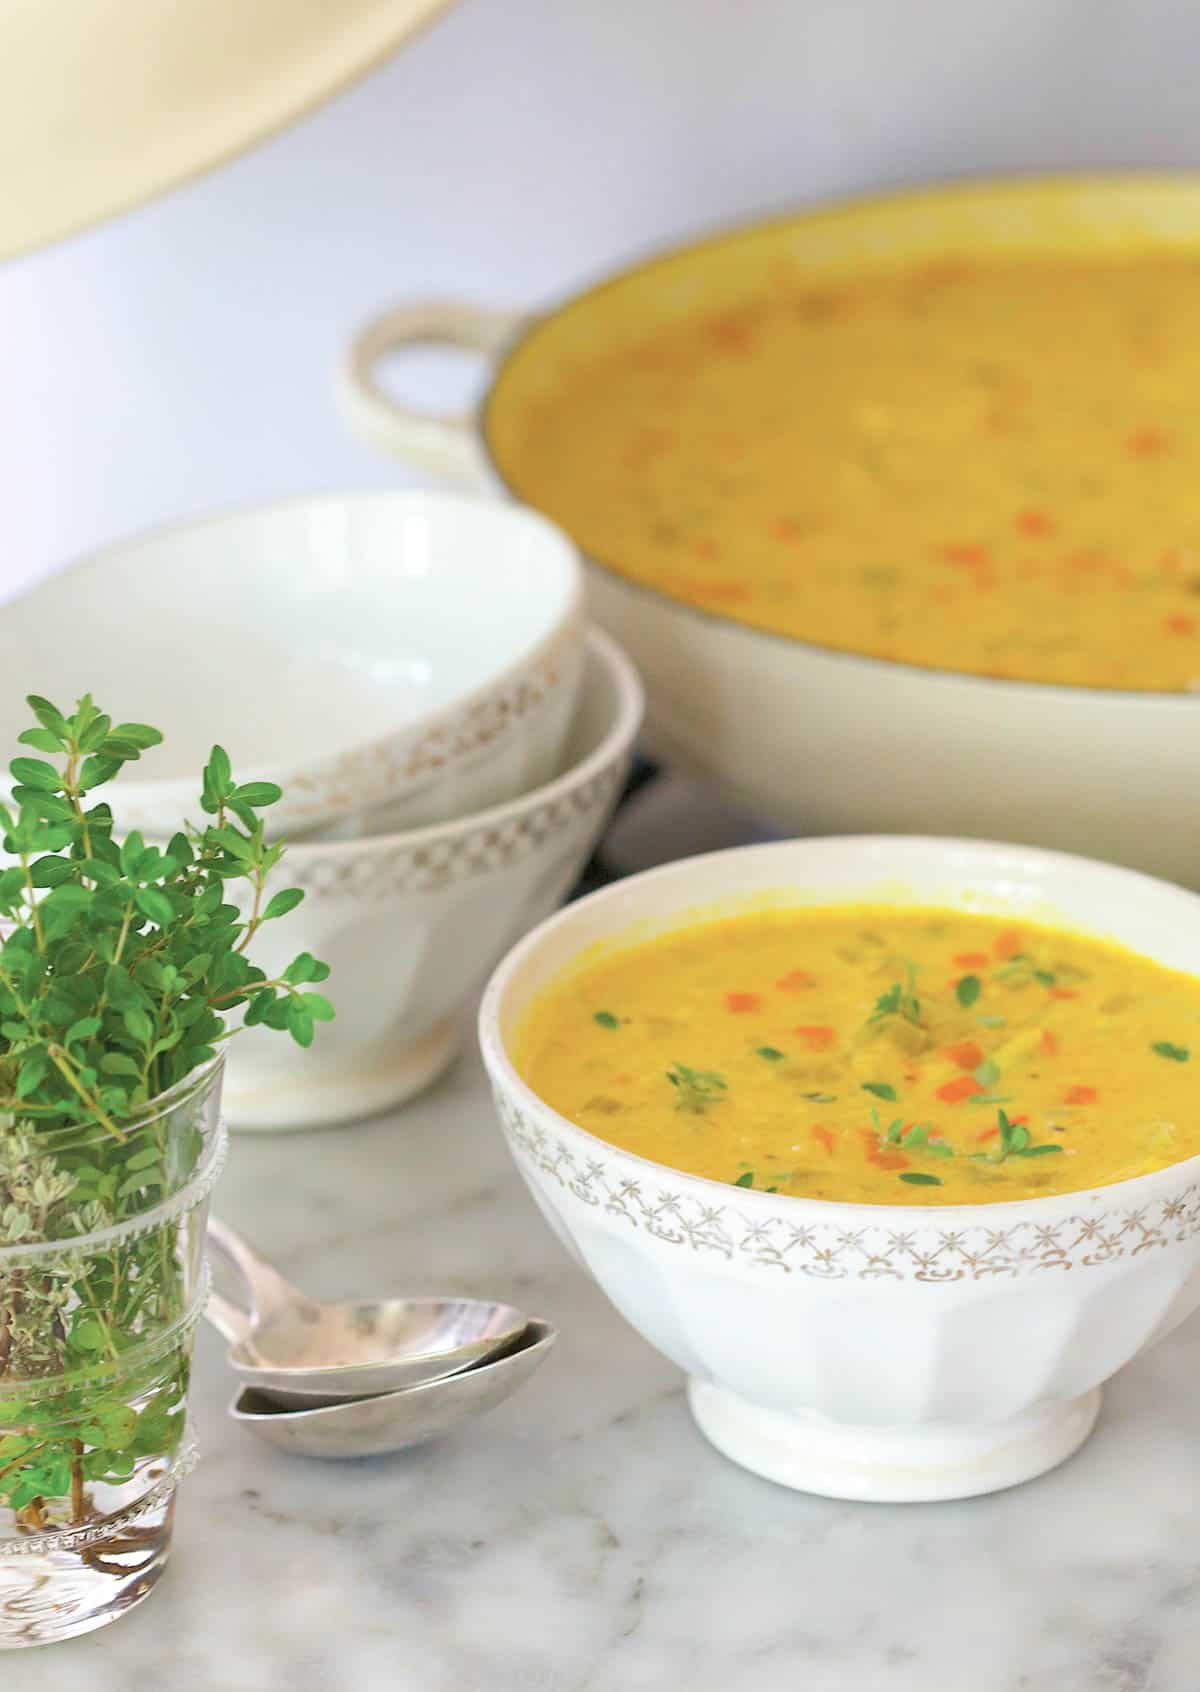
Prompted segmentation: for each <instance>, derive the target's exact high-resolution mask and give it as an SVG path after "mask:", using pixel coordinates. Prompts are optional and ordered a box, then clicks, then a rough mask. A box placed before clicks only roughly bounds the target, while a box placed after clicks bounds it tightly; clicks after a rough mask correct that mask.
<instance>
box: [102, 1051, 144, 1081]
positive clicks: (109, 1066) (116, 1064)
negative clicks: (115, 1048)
mask: <svg viewBox="0 0 1200 1692" xmlns="http://www.w3.org/2000/svg"><path fill="white" fill-rule="evenodd" d="M100 1068H101V1069H102V1070H103V1071H104V1073H105V1075H132V1076H135V1077H137V1076H140V1075H141V1073H142V1072H141V1070H140V1069H139V1068H138V1066H137V1064H136V1063H135V1062H134V1061H133V1059H132V1058H131V1057H130V1056H129V1054H128V1053H127V1052H105V1054H104V1056H103V1057H102V1058H101V1059H100Z"/></svg>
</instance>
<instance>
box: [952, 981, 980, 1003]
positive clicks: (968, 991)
mask: <svg viewBox="0 0 1200 1692" xmlns="http://www.w3.org/2000/svg"><path fill="white" fill-rule="evenodd" d="M982 991H983V988H982V985H981V983H980V980H979V977H978V976H977V975H964V976H963V978H962V980H961V981H960V982H959V984H958V986H957V987H956V988H955V989H954V997H955V998H956V999H957V1000H958V1002H959V1004H960V1005H961V1006H962V1007H963V1009H964V1010H970V1008H971V1006H972V1005H973V1004H974V1003H975V1001H976V999H977V998H978V997H979V995H980V993H981V992H982Z"/></svg>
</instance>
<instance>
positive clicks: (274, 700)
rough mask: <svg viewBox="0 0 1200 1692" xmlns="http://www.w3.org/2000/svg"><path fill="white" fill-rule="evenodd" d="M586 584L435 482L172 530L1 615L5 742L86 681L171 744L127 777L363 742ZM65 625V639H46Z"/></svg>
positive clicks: (522, 651) (307, 759)
mask: <svg viewBox="0 0 1200 1692" xmlns="http://www.w3.org/2000/svg"><path fill="white" fill-rule="evenodd" d="M578 594H579V572H578V563H577V559H576V556H575V553H574V551H573V549H572V547H571V545H570V543H569V542H568V541H567V540H566V539H565V538H564V537H563V536H562V535H561V534H560V533H559V532H558V531H557V530H556V529H555V528H554V526H553V525H552V524H550V523H548V522H546V521H545V520H544V519H542V518H540V517H538V516H537V515H536V514H534V513H531V512H526V511H523V510H521V509H520V508H518V507H515V506H512V505H503V504H501V503H499V502H498V501H485V500H476V499H471V498H467V497H465V496H459V495H447V494H429V493H424V492H419V493H411V492H399V493H391V492H381V493H370V494H358V495H352V496H336V495H335V496H329V497H323V498H315V499H305V500H296V501H292V502H290V503H285V504H280V505H276V506H267V507H262V508H258V509H253V510H247V511H245V512H234V513H231V514H228V515H225V516H220V517H216V518H213V519H211V520H207V521H204V522H200V523H196V524H193V525H189V526H187V527H181V528H175V529H169V530H164V531H162V532H160V533H157V534H152V535H149V536H147V537H145V538H142V539H139V540H135V541H131V542H129V543H127V544H124V545H121V546H117V547H114V548H112V549H110V550H108V551H106V552H104V553H101V554H99V555H98V556H96V557H94V558H92V559H89V560H86V561H84V562H83V563H82V564H81V565H78V566H76V567H75V568H74V569H70V570H67V571H64V572H63V573H62V574H60V575H58V576H56V577H53V578H51V580H50V581H48V582H46V583H44V584H43V585H41V586H39V587H38V588H36V589H35V590H34V591H33V592H31V593H29V594H27V595H25V596H24V597H23V598H21V599H18V600H16V601H15V602H14V603H13V604H11V605H9V606H7V607H5V610H4V615H3V617H2V618H0V669H2V671H3V674H4V685H3V687H0V743H2V744H7V745H9V746H13V747H14V749H15V741H16V736H17V734H18V733H19V732H20V731H21V730H22V729H23V728H26V727H28V726H29V724H30V722H31V721H32V718H31V717H30V714H29V711H28V707H27V706H26V705H25V702H24V701H25V695H26V694H27V693H31V692H37V693H42V694H45V695H48V696H49V697H50V698H52V699H53V700H54V702H55V703H56V704H58V705H60V706H63V707H69V706H71V705H73V703H74V701H75V699H76V698H77V697H78V696H79V695H80V694H81V693H83V692H85V691H88V692H91V693H92V694H93V696H94V697H95V698H96V700H97V701H98V703H99V704H100V705H101V706H102V707H103V708H105V709H108V710H111V711H112V712H114V713H115V714H116V715H117V716H118V717H119V718H123V719H125V720H137V721H141V722H149V723H152V724H154V725H155V726H156V727H158V728H161V729H162V730H163V732H164V734H165V736H166V742H165V744H164V745H163V746H161V747H159V748H157V749H156V750H155V751H154V752H153V753H151V754H149V755H148V756H147V757H146V758H145V759H144V760H143V762H142V763H141V764H138V765H136V766H133V767H131V768H129V769H127V770H126V771H125V772H124V774H123V776H122V785H123V787H125V788H128V787H129V786H130V785H132V784H134V783H138V782H143V781H145V782H160V781H172V780H176V779H188V780H189V781H193V782H195V783H196V784H197V785H198V779H199V773H200V770H201V767H202V765H203V763H204V761H205V759H206V758H207V756H208V752H209V749H210V747H211V745H212V743H213V741H214V740H216V741H219V742H220V743H221V744H222V745H224V746H225V747H226V748H227V750H228V751H229V753H230V755H231V757H232V758H233V762H234V768H235V771H237V772H238V773H239V774H240V775H242V776H245V775H247V774H248V773H250V771H252V770H253V771H264V770H266V769H269V768H270V767H271V766H273V765H298V764H299V765H304V766H310V765H311V764H312V763H313V762H314V761H316V760H318V759H320V758H322V757H326V756H329V755H332V754H336V753H339V752H342V751H344V750H346V749H347V748H350V747H354V746H357V745H366V744H369V743H370V742H372V741H374V740H377V739H379V738H381V737H383V736H386V735H388V734H390V733H394V732H395V731H397V730H398V729H404V728H406V727H408V726H409V725H412V724H414V723H416V722H418V721H419V720H420V719H422V718H424V717H426V716H428V715H430V714H431V713H436V712H437V711H439V710H440V709H442V708H444V707H445V706H447V705H448V704H450V703H451V702H452V701H455V700H457V699H460V698H464V697H466V696H468V695H469V694H470V693H472V692H473V691H474V690H476V689H477V688H479V687H482V686H484V685H486V684H487V683H488V682H489V681H491V680H493V679H495V678H497V677H498V676H500V675H502V674H503V673H504V672H505V671H506V670H507V669H508V668H509V667H510V666H512V665H514V664H517V663H519V662H521V661H522V660H523V659H524V657H525V656H526V655H527V654H529V653H530V652H531V651H532V650H534V649H535V648H536V647H537V646H538V645H539V644H540V643H541V642H542V641H543V640H544V639H546V638H547V637H549V636H550V635H551V634H552V633H553V632H554V630H555V629H556V627H557V626H558V625H559V624H560V623H561V622H562V620H563V619H564V618H565V617H567V616H569V615H570V613H571V611H572V608H573V606H574V604H575V603H576V600H577V597H578ZM48 629H53V631H54V638H53V639H52V640H51V639H48V638H47V634H46V631H47V630H48Z"/></svg>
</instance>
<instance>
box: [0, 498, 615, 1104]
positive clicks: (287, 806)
mask: <svg viewBox="0 0 1200 1692" xmlns="http://www.w3.org/2000/svg"><path fill="white" fill-rule="evenodd" d="M47 627H53V628H54V630H55V637H54V641H53V643H50V642H47V641H45V640H44V639H42V638H39V631H42V630H44V629H45V628H47ZM0 657H2V658H3V661H4V663H3V669H4V674H5V676H6V685H5V687H4V689H3V690H2V692H0V735H5V736H6V739H7V742H8V744H10V745H12V744H14V743H15V740H16V736H17V734H18V732H19V731H20V729H21V728H23V727H25V726H26V723H27V720H28V714H27V708H26V707H25V705H24V696H25V695H26V694H27V693H30V692H37V693H41V694H45V695H48V696H49V697H51V698H53V699H55V700H56V702H62V701H66V702H67V703H73V702H74V700H75V699H76V698H77V697H78V696H79V695H80V694H81V693H83V692H84V691H89V692H91V693H92V694H93V695H94V696H95V698H96V699H97V701H98V702H99V704H100V705H101V707H102V708H103V709H105V710H109V711H111V712H112V713H113V714H114V715H115V716H117V717H118V718H119V719H120V720H126V721H128V720H137V721H143V722H149V723H153V724H154V725H155V726H156V727H158V728H160V729H162V731H163V733H164V735H165V736H166V739H165V742H164V745H163V746H162V747H160V748H156V749H155V750H154V751H153V752H152V753H149V754H147V755H146V756H145V758H144V759H143V760H142V761H141V762H140V763H137V764H133V765H129V766H127V767H126V769H125V770H124V771H123V772H122V774H121V776H120V778H119V780H118V781H117V782H116V783H115V784H114V786H113V789H112V793H111V803H112V805H113V811H114V816H115V823H116V827H117V829H118V831H120V832H125V831H128V830H130V829H133V828H137V829H139V830H140V831H141V832H142V833H143V834H144V835H146V837H147V838H148V839H165V838H168V837H169V836H170V835H171V834H172V833H174V832H175V830H176V829H177V828H178V827H179V825H180V822H181V820H182V819H184V818H188V819H189V820H190V821H192V822H194V823H197V824H203V823H204V821H205V820H206V819H205V818H204V816H203V814H202V813H201V811H200V807H199V803H198V794H199V788H200V772H201V769H202V767H203V765H204V763H205V761H206V759H207V756H208V753H209V750H210V748H211V746H212V744H213V743H214V742H219V743H220V744H221V745H223V746H224V747H225V748H226V750H227V751H228V752H229V754H230V756H231V758H232V760H233V767H234V772H235V775H236V776H237V778H238V780H239V781H243V782H244V781H255V780H266V781H273V782H277V783H278V784H279V785H280V786H281V787H282V788H283V790H284V797H283V799H282V801H281V802H280V803H279V804H278V805H277V806H275V807H273V808H272V809H271V810H270V811H269V812H268V813H267V817H268V821H269V831H270V832H271V834H272V835H274V836H279V837H285V838H286V839H287V840H288V842H289V849H288V853H287V856H286V859H285V861H284V862H283V864H282V865H281V866H280V867H279V869H278V870H277V871H275V872H273V875H272V879H271V883H270V886H271V888H272V889H274V888H278V887H283V886H298V887H301V888H302V889H303V890H304V892H305V900H304V903H303V904H301V905H300V906H299V907H298V908H297V910H296V911H295V912H294V913H292V914H291V915H290V916H289V917H288V918H287V919H286V920H285V921H282V922H279V923H272V924H269V925H267V926H266V927H264V928H263V929H261V930H260V931H259V934H258V936H257V938H256V956H257V958H258V960H259V961H260V962H261V963H262V965H263V967H264V968H267V969H272V968H275V967H276V966H278V967H283V966H284V965H285V964H286V963H287V962H288V961H289V959H290V958H291V957H293V956H294V955H295V954H296V953H297V952H299V951H310V952H312V953H314V954H315V955H316V956H318V957H321V958H324V959H325V960H326V961H327V962H328V963H329V964H330V965H331V966H332V975H331V977H330V981H329V986H328V989H325V990H326V991H327V993H328V996H329V997H330V998H331V999H332V1000H333V1002H334V1004H335V1006H336V1008H337V1020H336V1021H335V1022H333V1023H330V1024H325V1025H322V1027H321V1029H320V1030H319V1036H318V1039H317V1040H316V1041H315V1042H314V1044H313V1045H312V1046H311V1047H310V1048H308V1049H303V1050H302V1049H301V1048H299V1047H296V1046H294V1045H292V1044H291V1043H290V1042H283V1041H280V1040H279V1039H278V1038H277V1037H274V1038H272V1037H268V1036H265V1035H264V1034H263V1033H262V1031H255V1030H249V1031H247V1032H246V1033H244V1034H240V1035H239V1036H238V1038H237V1039H236V1040H235V1041H234V1042H233V1044H232V1047H231V1051H230V1063H229V1078H228V1082H227V1086H226V1101H227V1108H228V1111H229V1115H230V1119H231V1122H232V1125H233V1126H234V1127H235V1128H236V1127H244V1128H297V1127H309V1126H316V1125H318V1124H324V1123H331V1122H338V1121H344V1120H350V1119H354V1118H357V1117H360V1116H363V1115H365V1114H368V1113H370V1112H373V1111H377V1110H381V1109H383V1108H385V1107H387V1106H389V1105H393V1104H396V1103H399V1102H400V1101H401V1100H403V1099H405V1098H408V1097H410V1096H411V1095H412V1094H414V1093H415V1092H417V1091H418V1090H420V1089H421V1088H422V1087H424V1086H426V1085H428V1084H429V1083H430V1082H431V1081H432V1080H433V1079H435V1078H436V1076H437V1075H438V1074H439V1073H440V1072H441V1071H442V1070H443V1069H444V1068H445V1067H446V1066H447V1064H448V1063H449V1062H450V1060H451V1059H452V1057H453V1055H454V1052H455V1050H456V1046H457V1041H458V1031H459V1024H460V1021H461V1018H460V1016H459V1015H458V1014H457V1013H459V1012H460V1011H461V1008H462V1006H463V1004H464V1002H465V1001H466V1000H468V999H469V998H470V997H471V995H472V993H473V992H474V991H475V990H476V989H477V988H478V987H479V986H480V985H481V984H482V982H483V980H484V978H485V977H486V975H487V973H488V971H489V970H490V969H491V967H492V966H493V964H494V963H495V962H496V960H497V959H498V958H499V957H500V956H501V955H502V954H503V953H504V951H505V950H506V949H507V948H508V946H510V945H511V944H512V942H513V941H514V940H515V939H516V938H517V937H518V936H519V935H520V934H521V933H522V932H523V930H524V929H525V928H527V927H529V926H531V925H532V924H533V923H535V922H537V921H539V920H541V918H542V917H544V916H546V915H547V914H548V913H549V912H550V911H551V910H552V909H553V908H554V906H555V905H556V904H557V903H558V902H559V901H560V900H561V899H562V897H563V895H564V893H565V892H566V891H567V890H568V888H569V887H570V885H571V883H572V882H573V880H574V879H575V877H576V876H577V875H578V872H579V870H580V869H581V868H582V866H583V864H584V863H585V862H586V860H587V857H588V855H589V854H590V852H591V850H592V847H593V846H594V844H595V841H596V839H597V837H598V835H599V833H600V831H601V829H602V828H603V826H604V823H605V821H606V820H607V817H608V815H609V813H610V811H611V808H612V806H613V804H614V803H615V800H616V798H617V796H618V794H619V791H620V786H621V783H622V780H623V778H624V774H625V771H626V769H627V767H628V761H629V758H630V755H631V751H632V746H633V740H634V737H635V735H636V733H637V730H638V727H639V725H640V722H641V715H642V692H641V686H640V683H639V681H638V678H637V676H636V673H635V672H634V671H633V669H632V666H631V665H630V664H629V661H628V660H627V659H626V658H625V657H624V655H623V654H622V653H621V652H620V650H619V649H618V648H617V647H616V646H615V645H614V643H613V642H612V641H610V640H608V639H607V638H606V637H603V636H601V635H598V634H594V633H593V634H589V633H588V632H587V630H586V627H585V623H584V617H583V604H582V586H581V570H580V564H579V560H578V557H577V555H576V553H575V550H574V548H573V547H572V545H571V543H570V542H569V541H568V540H567V539H566V537H565V536H564V535H563V534H562V533H561V532H560V531H559V530H558V529H556V528H555V527H554V526H553V525H552V524H550V523H548V522H547V521H546V520H545V519H544V518H542V517H540V516H538V515H536V514H535V513H533V512H530V511H527V510H524V509H522V508H521V507H518V506H514V505H508V504H501V503H499V502H493V501H486V500H481V499H480V500H477V499H472V498H470V497H467V496H462V495H449V494H442V493H436V494H435V493H426V492H373V493H360V494H341V495H327V496H320V497H315V498H307V499H298V500H292V501H288V502H284V503H280V504H275V505H269V506H260V507H254V508H249V509H246V510H242V511H236V512H233V513H230V514H226V515H221V516H218V517H215V518H210V519H206V520H204V521H201V522H197V523H192V524H187V525H181V526H176V527H173V528H170V529H167V530H163V531H159V532H158V533H155V534H152V535H149V536H146V537H143V538H140V539H138V540H135V541H132V542H129V543H125V544H123V545H119V546H117V547H114V548H112V549H109V550H108V551H106V552H104V553H101V554H99V555H97V556H95V557H92V558H90V559H87V560H85V561H84V562H82V563H81V564H78V565H76V566H74V568H72V569H69V570H67V571H64V572H62V573H61V574H59V575H58V576H55V577H53V578H52V579H51V580H50V581H49V582H47V583H45V584H44V585H43V586H41V587H40V588H38V589H36V590H35V591H34V592H32V593H31V594H29V595H27V596H26V597H25V598H24V599H23V600H21V601H18V602H17V603H16V604H14V605H12V606H10V607H8V608H7V609H6V613H5V619H4V621H3V625H2V627H0ZM231 891H232V889H231Z"/></svg>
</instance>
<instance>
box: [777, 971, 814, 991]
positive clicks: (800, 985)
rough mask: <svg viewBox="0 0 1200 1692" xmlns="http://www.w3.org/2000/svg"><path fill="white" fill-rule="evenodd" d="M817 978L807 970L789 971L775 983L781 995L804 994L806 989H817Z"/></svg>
mask: <svg viewBox="0 0 1200 1692" xmlns="http://www.w3.org/2000/svg"><path fill="white" fill-rule="evenodd" d="M816 984H817V978H816V976H815V975H810V974H809V973H808V971H807V970H806V969H789V970H788V972H787V974H786V975H781V976H780V977H779V980H778V981H777V982H776V983H775V986H776V989H777V991H779V992H780V993H802V992H803V991H804V989H805V988H806V987H815V986H816Z"/></svg>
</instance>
